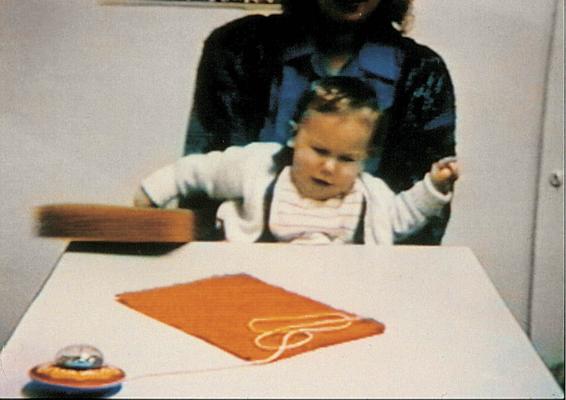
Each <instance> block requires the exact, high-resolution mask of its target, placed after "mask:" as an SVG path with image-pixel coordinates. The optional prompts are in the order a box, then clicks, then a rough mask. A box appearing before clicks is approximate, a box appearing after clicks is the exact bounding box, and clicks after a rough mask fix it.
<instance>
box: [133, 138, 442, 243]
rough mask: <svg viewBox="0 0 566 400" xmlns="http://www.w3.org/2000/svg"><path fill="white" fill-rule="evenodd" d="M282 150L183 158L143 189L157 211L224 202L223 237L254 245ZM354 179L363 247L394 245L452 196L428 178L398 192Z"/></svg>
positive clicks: (255, 147)
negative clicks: (173, 204)
mask: <svg viewBox="0 0 566 400" xmlns="http://www.w3.org/2000/svg"><path fill="white" fill-rule="evenodd" d="M281 148H282V146H281V145H280V144H277V143H252V144H249V145H247V146H244V147H236V146H234V147H229V148H228V149H226V150H225V151H223V152H220V151H213V152H210V153H207V154H193V155H189V156H185V157H183V158H181V159H179V160H178V161H177V162H175V163H174V164H170V165H168V166H166V167H164V168H161V169H159V170H157V171H156V172H154V173H153V174H151V175H150V176H148V177H147V178H146V179H144V180H143V181H142V187H143V189H144V191H145V192H146V193H147V195H148V196H149V197H150V198H151V200H152V201H153V202H154V203H155V204H157V205H158V206H160V207H165V206H167V204H168V203H169V202H170V201H172V200H173V199H177V198H179V197H180V196H181V197H183V196H186V195H187V194H189V193H191V192H195V191H200V192H205V193H206V194H207V195H208V196H210V197H211V198H214V199H218V200H225V201H224V202H223V203H222V204H221V206H220V208H219V209H218V212H217V219H218V220H219V221H221V223H222V224H223V227H224V233H225V235H226V239H227V240H229V241H234V242H255V241H256V240H257V239H258V238H259V237H260V235H261V233H262V230H263V226H264V221H263V218H264V204H263V202H264V196H265V192H266V190H267V188H268V186H269V184H270V183H271V182H272V181H273V180H274V179H275V177H276V172H277V171H276V170H275V165H274V163H273V155H274V154H276V153H277V152H278V151H279V150H281ZM358 179H360V180H361V183H362V186H363V189H364V194H365V195H366V201H367V207H366V215H365V218H364V223H365V225H364V243H365V244H393V243H394V242H395V241H397V240H400V239H402V238H403V237H405V236H407V235H410V234H411V233H414V232H415V231H417V230H419V229H420V228H421V227H422V226H424V225H425V223H426V221H427V218H429V217H432V216H435V215H439V213H440V212H441V210H442V208H443V207H444V205H446V204H447V203H448V202H449V201H450V200H451V197H452V193H448V194H443V193H441V192H439V191H437V190H436V189H435V188H434V186H433V185H432V182H431V181H430V177H429V176H428V174H427V175H426V176H425V178H424V179H423V180H422V181H419V182H417V183H416V184H415V185H414V186H413V187H412V188H410V189H409V190H406V191H404V192H401V193H399V194H395V193H394V192H393V191H392V190H391V189H389V187H388V186H387V185H386V184H385V182H383V181H382V180H381V179H379V178H375V177H373V176H371V175H370V174H367V173H362V174H361V176H360V177H359V178H358Z"/></svg>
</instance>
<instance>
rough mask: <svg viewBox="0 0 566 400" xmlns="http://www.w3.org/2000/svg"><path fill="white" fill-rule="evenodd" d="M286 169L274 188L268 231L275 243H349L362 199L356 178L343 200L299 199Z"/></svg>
mask: <svg viewBox="0 0 566 400" xmlns="http://www.w3.org/2000/svg"><path fill="white" fill-rule="evenodd" d="M290 171H291V168H290V167H285V168H284V169H283V171H281V174H280V175H279V178H278V179H277V182H276V183H275V187H274V189H273V200H272V203H271V210H270V215H269V229H270V231H271V233H272V234H273V235H274V236H275V238H276V239H277V240H278V241H281V242H293V243H305V244H306V243H308V244H316V243H320V244H324V243H337V244H338V243H340V244H341V243H352V242H353V239H354V234H355V232H356V228H357V226H358V223H359V221H360V214H361V212H362V203H363V199H364V195H363V189H362V185H361V182H360V180H359V179H356V181H355V183H354V186H353V188H352V190H351V191H350V193H348V194H347V195H346V196H344V197H335V198H331V199H328V200H314V199H308V198H305V197H302V196H301V194H300V193H299V191H298V190H297V188H296V187H295V185H294V184H293V182H292V181H291V173H290Z"/></svg>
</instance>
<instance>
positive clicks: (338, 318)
mask: <svg viewBox="0 0 566 400" xmlns="http://www.w3.org/2000/svg"><path fill="white" fill-rule="evenodd" d="M332 317H335V318H332ZM317 318H326V319H323V320H320V319H319V320H317ZM313 319H314V321H311V322H302V323H293V324H288V325H283V326H280V327H278V328H275V329H258V328H256V327H255V325H256V324H258V323H262V322H264V323H265V322H274V321H301V320H313ZM357 319H359V318H358V317H355V316H349V315H346V314H344V313H340V312H332V313H318V314H305V315H299V316H286V317H267V318H254V319H252V320H251V321H250V322H249V323H248V327H249V328H250V329H251V330H252V331H253V332H256V333H259V334H258V335H257V336H256V337H255V340H254V343H255V345H256V346H257V347H259V348H260V349H263V350H275V352H274V353H273V354H272V355H271V356H269V357H267V358H265V359H263V360H256V361H253V363H254V364H266V363H269V362H272V361H274V360H276V359H278V358H279V357H280V356H281V355H282V354H283V353H284V352H285V351H286V350H288V349H295V348H297V347H301V346H304V345H305V344H307V343H308V342H310V341H311V340H313V339H314V332H329V331H337V330H342V329H346V328H348V327H350V325H352V322H353V321H355V320H357ZM336 324H338V325H336ZM281 334H283V337H282V339H281V343H280V344H279V345H276V346H274V345H266V344H264V343H263V341H264V340H265V339H266V338H269V337H271V336H276V335H281ZM297 335H303V336H305V338H304V339H302V340H299V341H297V342H294V343H289V342H290V340H291V338H293V337H294V336H297Z"/></svg>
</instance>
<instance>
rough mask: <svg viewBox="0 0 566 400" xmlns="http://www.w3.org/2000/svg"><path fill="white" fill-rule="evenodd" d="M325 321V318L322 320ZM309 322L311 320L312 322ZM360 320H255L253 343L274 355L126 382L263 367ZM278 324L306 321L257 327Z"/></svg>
mask: <svg viewBox="0 0 566 400" xmlns="http://www.w3.org/2000/svg"><path fill="white" fill-rule="evenodd" d="M320 318H325V319H322V320H321V319H320ZM309 320H311V321H310V322H309ZM357 320H359V317H356V316H350V315H347V314H344V313H341V312H328V313H318V314H304V315H298V316H297V315H296V316H283V317H265V318H253V319H251V320H250V321H249V322H248V328H249V329H250V330H251V331H252V332H255V333H257V334H258V335H257V336H256V337H255V339H254V344H255V345H256V346H257V347H258V348H260V349H263V350H275V352H274V353H273V354H271V355H270V356H269V357H267V358H264V359H261V360H254V361H251V362H249V363H247V364H238V365H231V366H224V367H216V368H204V369H195V370H180V371H170V372H157V373H149V374H143V375H138V376H135V377H133V378H129V379H126V380H125V382H131V381H133V380H138V379H145V378H155V377H159V376H173V375H184V374H198V373H204V372H215V371H222V370H227V369H235V368H244V367H250V366H254V365H262V364H267V363H270V362H273V361H275V360H276V359H278V358H279V357H281V355H282V354H283V353H284V352H285V351H286V350H288V349H295V348H298V347H301V346H304V345H305V344H307V343H308V342H310V341H311V340H313V338H314V333H315V332H330V331H337V330H342V329H346V328H348V327H350V326H351V325H352V323H353V322H354V321H357ZM278 321H294V322H298V321H305V322H298V323H291V324H287V325H282V326H279V327H277V328H274V329H259V328H257V327H256V325H259V324H261V323H266V322H278ZM276 335H283V336H282V338H281V342H280V343H279V344H278V345H267V344H265V343H264V342H265V339H266V338H269V337H272V336H276ZM297 335H303V336H305V337H304V338H303V339H301V340H298V341H296V342H292V343H290V341H291V339H292V338H293V337H294V336H297Z"/></svg>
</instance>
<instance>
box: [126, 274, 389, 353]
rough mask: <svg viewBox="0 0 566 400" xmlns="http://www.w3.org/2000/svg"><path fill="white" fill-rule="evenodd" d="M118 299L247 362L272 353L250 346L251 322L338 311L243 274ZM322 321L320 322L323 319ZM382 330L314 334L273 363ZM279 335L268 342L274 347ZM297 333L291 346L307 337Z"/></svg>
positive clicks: (354, 326)
mask: <svg viewBox="0 0 566 400" xmlns="http://www.w3.org/2000/svg"><path fill="white" fill-rule="evenodd" d="M117 300H118V301H119V302H121V303H123V304H125V305H126V306H128V307H131V308H133V309H134V310H136V311H139V312H141V313H143V314H145V315H147V316H149V317H151V318H154V319H156V320H158V321H161V322H164V323H166V324H168V325H171V326H173V327H175V328H177V329H180V330H182V331H183V332H186V333H188V334H191V335H193V336H196V337H198V338H200V339H203V340H205V341H206V342H208V343H211V344H213V345H215V346H218V347H220V348H221V349H224V350H225V351H228V352H230V353H232V354H234V355H235V356H237V357H240V358H242V359H244V360H248V361H257V360H264V359H266V358H268V357H269V356H271V355H272V354H273V353H274V350H265V349H262V348H260V347H258V346H257V345H256V344H255V343H254V339H255V338H256V336H257V335H258V333H257V332H254V331H253V330H252V329H250V327H249V326H248V323H249V322H250V321H251V320H252V319H254V318H271V317H288V316H297V317H298V316H304V315H309V314H311V315H312V314H319V313H336V312H340V313H343V314H346V315H347V316H350V317H355V315H354V314H351V313H347V312H344V311H341V310H337V309H334V308H332V307H330V306H328V305H325V304H322V303H319V302H317V301H314V300H311V299H309V298H307V297H304V296H301V295H298V294H296V293H292V292H289V291H287V290H284V289H282V288H280V287H276V286H272V285H270V284H267V283H265V282H263V281H261V280H259V279H257V278H254V277H252V276H249V275H246V274H237V275H222V276H213V277H211V278H207V279H202V280H198V281H194V282H191V283H186V284H179V285H174V286H169V287H163V288H156V289H150V290H144V291H140V292H130V293H122V294H119V295H117ZM320 319H324V317H321V318H320ZM294 322H295V323H296V322H299V323H300V322H303V321H283V322H282V321H264V322H258V323H257V324H255V325H256V326H257V327H258V328H262V329H263V328H267V329H273V328H277V327H280V326H281V325H282V324H283V325H289V324H290V323H291V324H292V323H294ZM384 330H385V326H384V325H383V324H381V323H379V322H377V321H375V320H371V319H363V318H360V319H356V320H354V321H353V322H352V323H351V325H350V326H348V327H346V328H344V329H341V330H334V331H329V332H315V333H313V335H314V336H313V338H312V340H310V341H309V342H307V343H305V344H304V345H301V346H299V347H296V348H292V349H286V350H285V351H284V352H283V354H281V356H279V357H278V358H277V359H281V358H286V357H291V356H294V355H297V354H300V353H303V352H306V351H310V350H314V349H316V348H319V347H323V346H329V345H333V344H337V343H342V342H347V341H350V340H354V339H359V338H363V337H367V336H372V335H377V334H380V333H382V332H383V331H384ZM282 336H283V335H282V334H277V335H274V337H270V338H268V340H267V341H266V343H268V344H270V345H274V346H278V345H279V344H280V342H281V340H282ZM305 336H306V335H305V334H298V335H297V338H295V339H293V340H290V343H293V342H298V341H300V340H301V339H304V338H305Z"/></svg>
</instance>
